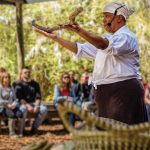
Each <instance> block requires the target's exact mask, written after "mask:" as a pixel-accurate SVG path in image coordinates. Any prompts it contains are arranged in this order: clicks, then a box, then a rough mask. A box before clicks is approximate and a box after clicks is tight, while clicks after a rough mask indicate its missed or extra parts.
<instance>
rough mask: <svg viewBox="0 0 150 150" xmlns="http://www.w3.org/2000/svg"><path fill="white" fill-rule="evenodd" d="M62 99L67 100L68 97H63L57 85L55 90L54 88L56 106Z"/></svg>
mask: <svg viewBox="0 0 150 150" xmlns="http://www.w3.org/2000/svg"><path fill="white" fill-rule="evenodd" d="M62 99H66V96H61V93H60V89H59V86H58V85H55V88H54V105H55V106H57V104H58V102H59V101H60V100H62Z"/></svg>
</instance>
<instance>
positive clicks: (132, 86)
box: [94, 79, 148, 124]
mask: <svg viewBox="0 0 150 150" xmlns="http://www.w3.org/2000/svg"><path fill="white" fill-rule="evenodd" d="M94 96H95V101H96V104H97V107H98V115H99V116H100V117H106V118H111V119H115V120H118V121H121V122H124V123H127V124H137V123H140V122H146V121H148V119H147V112H146V108H145V105H144V100H143V98H144V88H143V85H142V84H141V83H140V81H139V80H137V79H130V80H125V81H120V82H116V83H111V84H105V85H104V84H103V85H98V86H97V89H95V90H94Z"/></svg>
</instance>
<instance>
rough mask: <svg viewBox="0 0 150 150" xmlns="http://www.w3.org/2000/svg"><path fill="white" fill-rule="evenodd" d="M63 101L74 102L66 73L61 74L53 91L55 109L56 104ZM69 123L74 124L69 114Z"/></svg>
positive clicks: (73, 118) (71, 115) (73, 116)
mask: <svg viewBox="0 0 150 150" xmlns="http://www.w3.org/2000/svg"><path fill="white" fill-rule="evenodd" d="M63 101H70V102H75V99H74V93H73V90H72V89H71V85H70V77H69V74H68V73H66V72H64V73H62V75H61V78H60V83H59V84H58V85H56V86H55V89H54V105H55V106H56V108H57V105H58V103H60V102H63ZM69 121H70V123H71V125H74V124H75V115H74V114H72V113H70V114H69Z"/></svg>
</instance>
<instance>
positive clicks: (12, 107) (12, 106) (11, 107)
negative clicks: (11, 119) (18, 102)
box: [7, 104, 16, 110]
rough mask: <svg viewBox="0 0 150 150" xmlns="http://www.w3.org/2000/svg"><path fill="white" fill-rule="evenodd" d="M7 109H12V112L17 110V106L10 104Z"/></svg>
mask: <svg viewBox="0 0 150 150" xmlns="http://www.w3.org/2000/svg"><path fill="white" fill-rule="evenodd" d="M7 107H8V108H9V109H12V110H13V109H15V108H16V106H15V105H11V104H8V105H7Z"/></svg>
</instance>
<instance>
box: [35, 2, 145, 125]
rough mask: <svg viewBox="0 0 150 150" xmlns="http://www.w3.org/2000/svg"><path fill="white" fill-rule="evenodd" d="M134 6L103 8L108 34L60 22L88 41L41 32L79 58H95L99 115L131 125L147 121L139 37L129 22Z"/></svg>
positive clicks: (112, 4)
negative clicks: (128, 24)
mask: <svg viewBox="0 0 150 150" xmlns="http://www.w3.org/2000/svg"><path fill="white" fill-rule="evenodd" d="M133 12H134V11H133V9H132V8H130V7H128V6H127V5H126V4H124V3H119V2H111V3H108V4H107V5H106V6H105V7H104V10H103V15H104V18H103V25H104V28H105V30H106V31H107V32H109V33H110V34H107V35H98V34H95V33H91V32H88V31H86V30H84V29H83V28H81V27H80V26H79V25H77V24H76V23H74V24H65V25H60V28H66V29H68V30H71V31H73V32H75V33H77V34H78V35H79V36H80V37H82V38H83V39H84V40H86V41H87V43H84V44H80V43H75V42H71V41H69V40H65V39H63V38H61V37H59V36H57V35H56V34H54V33H47V32H44V31H42V30H39V29H36V31H37V32H39V33H41V34H43V35H45V36H47V37H49V38H51V39H52V40H53V41H55V42H58V43H59V44H61V45H62V46H64V47H65V48H67V49H69V50H70V51H72V52H74V53H76V54H77V56H78V57H85V58H93V59H95V64H94V69H93V76H92V78H91V79H90V81H91V83H92V85H93V86H94V98H95V101H96V105H97V108H98V116H100V117H105V118H111V119H115V120H118V121H121V122H124V123H127V124H137V123H140V122H145V121H147V114H146V108H145V106H144V100H143V98H144V89H143V86H142V84H141V83H140V81H139V79H141V76H140V70H139V68H140V52H139V51H140V49H139V44H138V41H137V38H136V36H135V35H134V33H133V32H132V31H131V30H130V29H129V28H128V26H127V25H126V22H127V21H128V18H129V16H130V15H132V13H133Z"/></svg>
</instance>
